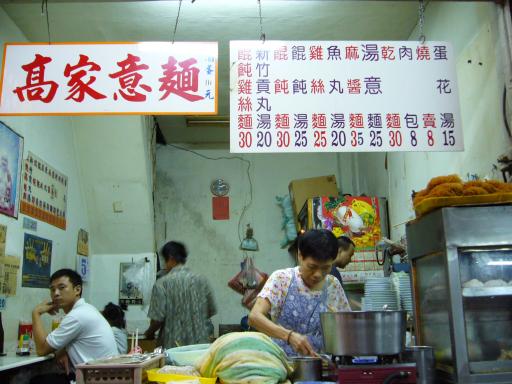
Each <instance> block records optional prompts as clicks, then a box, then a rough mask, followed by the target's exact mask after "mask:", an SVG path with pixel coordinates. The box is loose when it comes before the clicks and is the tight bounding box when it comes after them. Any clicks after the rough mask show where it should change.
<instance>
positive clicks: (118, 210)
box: [112, 201, 123, 213]
mask: <svg viewBox="0 0 512 384" xmlns="http://www.w3.org/2000/svg"><path fill="white" fill-rule="evenodd" d="M112 206H113V208H114V212H115V213H121V212H123V202H122V201H114V202H113V203H112Z"/></svg>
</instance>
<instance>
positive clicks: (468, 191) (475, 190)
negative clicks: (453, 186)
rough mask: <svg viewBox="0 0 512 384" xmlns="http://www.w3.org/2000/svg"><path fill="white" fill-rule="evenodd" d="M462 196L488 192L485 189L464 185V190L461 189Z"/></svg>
mask: <svg viewBox="0 0 512 384" xmlns="http://www.w3.org/2000/svg"><path fill="white" fill-rule="evenodd" d="M462 193H463V194H464V196H476V195H487V194H488V193H489V192H487V191H486V190H485V189H483V188H480V187H468V188H466V186H464V190H463V191H462Z"/></svg>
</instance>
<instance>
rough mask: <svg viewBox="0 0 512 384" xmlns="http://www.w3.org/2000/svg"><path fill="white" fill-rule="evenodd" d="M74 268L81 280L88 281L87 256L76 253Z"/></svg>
mask: <svg viewBox="0 0 512 384" xmlns="http://www.w3.org/2000/svg"><path fill="white" fill-rule="evenodd" d="M76 270H77V272H78V274H79V275H80V276H82V280H83V281H89V274H90V270H89V258H88V257H87V256H82V255H78V256H77V259H76Z"/></svg>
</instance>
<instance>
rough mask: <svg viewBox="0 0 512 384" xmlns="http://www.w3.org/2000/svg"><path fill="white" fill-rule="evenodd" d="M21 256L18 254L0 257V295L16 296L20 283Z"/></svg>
mask: <svg viewBox="0 0 512 384" xmlns="http://www.w3.org/2000/svg"><path fill="white" fill-rule="evenodd" d="M19 269H20V258H19V257H16V256H3V257H0V276H2V280H0V295H4V296H15V295H16V287H17V285H18V270H19Z"/></svg>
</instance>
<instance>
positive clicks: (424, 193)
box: [412, 189, 428, 206]
mask: <svg viewBox="0 0 512 384" xmlns="http://www.w3.org/2000/svg"><path fill="white" fill-rule="evenodd" d="M427 197H428V190H427V189H422V190H421V191H418V192H416V193H415V194H414V197H413V198H412V204H413V205H414V206H417V205H418V204H419V203H421V202H422V201H423V200H425V199H426V198H427Z"/></svg>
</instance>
